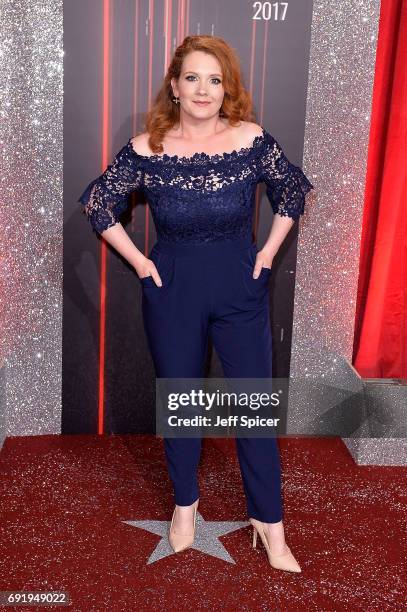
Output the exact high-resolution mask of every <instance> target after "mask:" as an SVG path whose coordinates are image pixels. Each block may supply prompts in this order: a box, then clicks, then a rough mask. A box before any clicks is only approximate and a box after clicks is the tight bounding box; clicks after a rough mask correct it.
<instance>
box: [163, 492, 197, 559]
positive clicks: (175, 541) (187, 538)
mask: <svg viewBox="0 0 407 612" xmlns="http://www.w3.org/2000/svg"><path fill="white" fill-rule="evenodd" d="M198 502H199V499H197V500H196V501H195V502H194V528H193V532H192V533H191V534H186V535H181V534H180V533H174V532H173V531H172V524H173V522H174V516H175V511H176V509H177V508H176V507H175V508H174V512H173V513H172V519H171V525H170V531H169V533H168V540H169V542H170V545H171V547H172V549H173V551H174V552H176V553H177V552H181V551H182V550H185V549H186V548H189V547H190V546H192V544H193V543H194V538H195V526H196V509H197V508H198Z"/></svg>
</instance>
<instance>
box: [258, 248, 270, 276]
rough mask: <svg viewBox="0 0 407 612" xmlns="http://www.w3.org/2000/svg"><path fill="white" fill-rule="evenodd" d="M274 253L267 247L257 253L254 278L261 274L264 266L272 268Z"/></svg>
mask: <svg viewBox="0 0 407 612" xmlns="http://www.w3.org/2000/svg"><path fill="white" fill-rule="evenodd" d="M273 259H274V254H272V253H270V252H268V251H266V250H265V249H261V251H259V252H258V253H257V256H256V263H255V264H254V269H253V278H258V277H259V276H260V272H261V269H262V268H269V269H271V267H272V265H273Z"/></svg>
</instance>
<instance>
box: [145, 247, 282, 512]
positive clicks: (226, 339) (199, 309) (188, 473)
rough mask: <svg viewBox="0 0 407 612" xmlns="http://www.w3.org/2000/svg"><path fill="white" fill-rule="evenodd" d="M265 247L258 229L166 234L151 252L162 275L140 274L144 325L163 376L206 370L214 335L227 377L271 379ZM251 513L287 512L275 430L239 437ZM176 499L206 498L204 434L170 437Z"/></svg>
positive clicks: (187, 502)
mask: <svg viewBox="0 0 407 612" xmlns="http://www.w3.org/2000/svg"><path fill="white" fill-rule="evenodd" d="M256 253H257V246H256V244H255V243H254V242H253V241H252V238H251V236H248V237H246V238H239V239H237V240H232V241H230V240H229V241H221V242H211V243H203V244H198V245H196V244H194V245H191V244H185V243H183V244H179V243H168V242H163V241H160V240H158V241H157V242H156V243H155V245H154V246H153V247H152V249H151V251H150V254H149V258H150V259H151V260H152V261H153V262H154V264H155V266H156V268H157V270H158V273H159V274H160V277H161V280H162V286H161V287H158V286H157V285H156V284H155V282H154V280H153V279H152V277H151V276H148V277H145V278H142V279H140V280H141V285H142V313H143V322H144V328H145V332H146V336H147V340H148V343H149V348H150V351H151V355H152V359H153V363H154V368H155V373H156V376H157V378H199V377H202V375H203V368H204V364H205V357H206V351H207V344H208V339H209V337H211V340H212V343H213V346H214V348H215V350H216V353H217V355H218V357H219V359H220V362H221V364H222V369H223V373H224V376H225V378H226V379H227V378H271V376H272V371H271V365H272V338H271V328H270V314H269V299H268V280H269V278H270V274H271V270H270V269H268V268H263V269H262V271H261V273H260V276H259V277H258V278H257V279H254V278H253V276H252V274H253V268H254V264H255V259H256ZM235 441H236V446H237V454H238V461H239V467H240V471H241V476H242V481H243V488H244V492H245V496H246V506H247V512H248V516H249V517H252V518H256V519H258V520H260V521H262V522H267V523H277V522H279V521H280V520H282V518H283V509H282V499H281V467H280V456H279V449H278V444H277V439H276V438H275V437H271V438H241V437H237V438H236V439H235ZM164 449H165V455H166V460H167V466H168V472H169V476H170V479H171V481H172V484H173V487H174V498H175V503H176V504H177V505H180V506H189V505H191V504H192V503H193V502H194V501H195V500H196V499H197V498H198V497H199V488H198V480H197V469H198V464H199V459H200V453H201V438H164Z"/></svg>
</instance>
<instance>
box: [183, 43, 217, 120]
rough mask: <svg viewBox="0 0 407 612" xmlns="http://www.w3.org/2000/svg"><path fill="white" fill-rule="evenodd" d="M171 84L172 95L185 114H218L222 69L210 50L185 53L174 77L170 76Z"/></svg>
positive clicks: (205, 117)
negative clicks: (176, 76)
mask: <svg viewBox="0 0 407 612" xmlns="http://www.w3.org/2000/svg"><path fill="white" fill-rule="evenodd" d="M171 86H172V90H173V92H174V95H175V96H177V97H178V98H179V104H180V108H181V110H182V112H184V113H186V114H187V115H190V116H191V117H194V118H196V119H208V118H209V117H213V116H214V115H218V114H219V109H220V107H221V106H222V102H223V96H224V94H225V90H224V88H223V77H222V69H221V66H220V64H219V62H218V60H217V59H216V57H214V56H213V55H211V54H210V53H204V52H203V51H191V53H188V55H187V56H186V57H185V58H184V61H183V62H182V68H181V74H180V76H179V79H178V81H176V80H175V79H171ZM200 102H201V104H200ZM203 102H205V103H203Z"/></svg>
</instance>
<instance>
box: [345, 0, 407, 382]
mask: <svg viewBox="0 0 407 612" xmlns="http://www.w3.org/2000/svg"><path fill="white" fill-rule="evenodd" d="M406 58H407V1H406V0H395V1H394V2H382V4H381V12H380V21H379V36H378V45H377V58H376V67H375V80H374V89H373V104H372V119H371V130H370V141H369V153H368V164H367V175H366V190H365V203H364V216H363V227H362V240H361V254H360V275H359V287H358V296H357V306H356V321H355V341H354V353H353V363H354V366H355V368H356V369H357V370H358V372H359V374H360V375H361V376H363V377H371V378H406V377H407V320H406V319H407V165H406V161H405V160H406V157H407V72H406V68H405V64H406Z"/></svg>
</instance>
